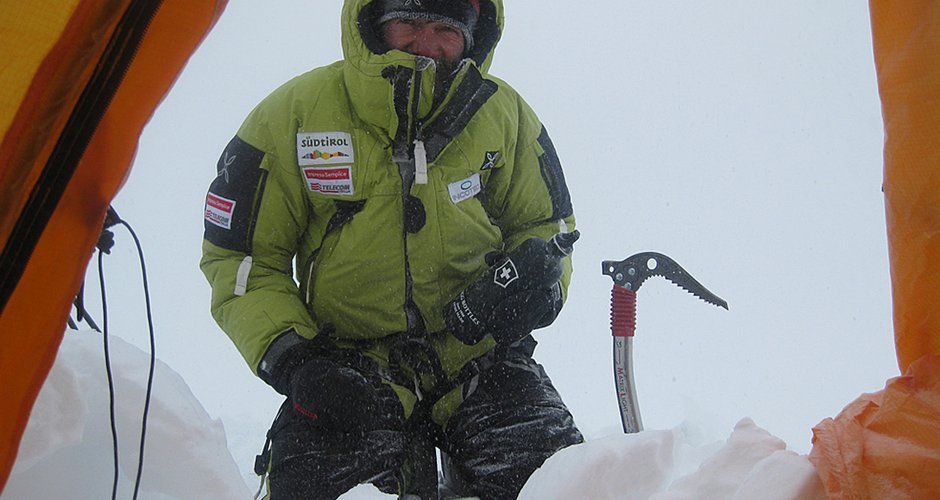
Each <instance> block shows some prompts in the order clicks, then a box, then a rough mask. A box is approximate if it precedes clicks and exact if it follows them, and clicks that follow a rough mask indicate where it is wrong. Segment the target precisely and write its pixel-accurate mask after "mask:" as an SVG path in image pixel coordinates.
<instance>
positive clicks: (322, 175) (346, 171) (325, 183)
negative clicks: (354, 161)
mask: <svg viewBox="0 0 940 500" xmlns="http://www.w3.org/2000/svg"><path fill="white" fill-rule="evenodd" d="M303 171H304V180H306V181H307V187H308V188H310V190H311V191H313V192H314V193H323V194H339V195H351V194H353V193H354V192H355V191H354V190H353V181H352V167H351V166H345V167H326V168H312V167H308V168H305V169H303Z"/></svg>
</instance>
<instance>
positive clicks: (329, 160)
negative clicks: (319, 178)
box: [297, 132, 355, 167]
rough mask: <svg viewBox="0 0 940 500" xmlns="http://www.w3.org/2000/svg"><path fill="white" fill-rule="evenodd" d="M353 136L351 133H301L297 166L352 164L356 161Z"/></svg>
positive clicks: (298, 139)
mask: <svg viewBox="0 0 940 500" xmlns="http://www.w3.org/2000/svg"><path fill="white" fill-rule="evenodd" d="M354 152H355V151H354V148H353V141H352V134H350V133H349V132H300V133H298V134H297V164H298V165H299V166H301V167H309V166H315V165H340V164H350V163H353V162H354V160H355V156H354Z"/></svg>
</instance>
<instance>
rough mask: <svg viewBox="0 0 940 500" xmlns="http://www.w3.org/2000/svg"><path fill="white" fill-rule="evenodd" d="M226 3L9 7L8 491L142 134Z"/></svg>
mask: <svg viewBox="0 0 940 500" xmlns="http://www.w3.org/2000/svg"><path fill="white" fill-rule="evenodd" d="M226 1H227V0H163V1H143V0H68V1H62V2H40V3H37V2H31V1H29V0H9V1H5V2H0V43H2V44H3V46H0V50H3V52H4V55H5V56H6V55H7V54H12V55H13V59H14V60H15V61H16V62H15V63H11V64H9V65H7V66H5V67H4V68H2V75H0V83H3V84H4V85H3V90H0V132H2V134H3V139H2V142H0V243H2V252H3V253H2V255H0V337H2V341H0V380H2V381H3V382H2V386H3V396H4V397H3V398H2V399H0V489H2V486H3V485H4V484H5V483H6V480H7V477H8V476H9V472H10V469H11V468H12V466H13V462H14V460H15V458H16V452H17V449H18V447H19V441H20V438H21V437H22V432H23V429H24V428H25V425H26V422H27V421H28V419H29V413H30V410H31V408H32V404H33V402H34V400H35V398H36V395H37V394H38V392H39V389H40V388H41V386H42V384H43V382H44V380H45V377H46V375H47V374H48V371H49V369H50V367H51V365H52V362H53V361H54V359H55V355H56V352H57V350H58V346H59V343H60V341H61V339H62V334H63V332H64V327H65V323H66V319H67V317H68V313H69V309H70V307H71V303H72V300H73V299H74V297H75V294H76V293H77V291H78V288H79V286H80V284H81V281H82V278H83V277H84V273H85V268H86V266H87V264H88V261H89V258H90V257H91V255H92V251H93V249H94V245H95V243H96V241H97V239H98V235H99V234H100V231H101V225H102V221H103V220H104V215H105V212H106V210H107V207H108V205H109V203H110V201H111V199H112V198H113V197H114V196H115V194H116V193H117V191H118V189H119V188H120V186H121V184H122V183H123V181H124V178H125V176H126V175H127V173H128V170H129V168H130V164H131V161H132V160H133V157H134V154H135V151H136V147H137V141H138V137H139V135H140V132H141V130H142V129H143V126H144V125H145V123H146V122H147V120H148V119H149V117H150V116H151V114H152V112H153V110H154V109H155V108H156V106H157V104H158V103H159V102H160V100H161V99H162V98H163V96H164V95H165V94H166V92H167V91H168V90H169V88H170V86H171V85H172V84H173V81H174V80H175V78H176V76H177V75H178V74H179V72H180V71H181V69H182V67H183V65H184V64H185V63H186V61H187V59H188V58H189V56H190V55H191V54H192V52H193V51H194V50H195V48H196V46H197V45H198V44H199V42H200V41H201V40H202V39H203V38H204V36H205V35H206V33H207V32H208V31H209V29H211V27H212V26H213V24H214V23H215V21H216V20H217V19H218V17H219V16H220V15H221V13H222V11H223V9H224V8H225V5H226ZM5 64H6V63H5ZM24 82H25V83H24Z"/></svg>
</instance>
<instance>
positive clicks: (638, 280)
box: [602, 252, 728, 434]
mask: <svg viewBox="0 0 940 500" xmlns="http://www.w3.org/2000/svg"><path fill="white" fill-rule="evenodd" d="M602 272H603V273H604V274H606V275H608V276H610V277H611V278H613V280H614V288H613V291H612V292H611V297H610V331H611V333H612V334H613V336H614V384H615V385H616V387H617V401H618V403H619V406H620V419H621V421H622V423H623V432H625V433H627V434H632V433H634V432H639V431H641V430H643V423H642V422H641V421H640V409H639V406H638V405H637V397H636V384H635V382H634V377H633V336H634V335H635V334H636V292H637V290H639V289H640V285H642V284H643V282H644V281H646V280H647V279H649V278H652V277H653V276H661V277H663V278H666V279H667V280H669V281H671V282H672V283H674V284H676V285H678V286H679V287H680V288H682V289H684V290H686V291H687V292H689V293H691V294H692V295H695V296H696V297H698V298H700V299H702V300H704V301H705V302H708V303H709V304H713V305H716V306H719V307H724V308H725V309H728V303H727V302H725V301H724V300H723V299H721V298H720V297H718V296H717V295H715V294H714V293H712V292H710V291H709V290H708V289H707V288H705V287H704V286H702V284H701V283H699V282H698V281H697V280H696V279H695V278H693V277H692V275H690V274H689V273H688V272H687V271H686V270H685V269H683V268H682V266H680V265H679V264H678V263H676V261H674V260H672V259H671V258H669V257H667V256H665V255H663V254H661V253H656V252H643V253H638V254H636V255H633V256H631V257H628V258H626V259H625V260H622V261H619V262H615V261H612V260H605V261H604V262H603V263H602Z"/></svg>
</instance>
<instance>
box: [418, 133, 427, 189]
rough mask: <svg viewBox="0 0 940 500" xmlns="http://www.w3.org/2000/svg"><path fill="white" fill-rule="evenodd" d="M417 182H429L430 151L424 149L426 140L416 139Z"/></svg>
mask: <svg viewBox="0 0 940 500" xmlns="http://www.w3.org/2000/svg"><path fill="white" fill-rule="evenodd" d="M415 182H416V183H418V184H427V183H428V152H427V150H426V149H424V141H422V140H420V139H419V140H417V141H415Z"/></svg>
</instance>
